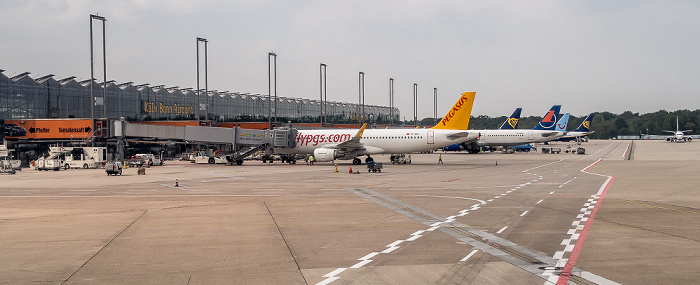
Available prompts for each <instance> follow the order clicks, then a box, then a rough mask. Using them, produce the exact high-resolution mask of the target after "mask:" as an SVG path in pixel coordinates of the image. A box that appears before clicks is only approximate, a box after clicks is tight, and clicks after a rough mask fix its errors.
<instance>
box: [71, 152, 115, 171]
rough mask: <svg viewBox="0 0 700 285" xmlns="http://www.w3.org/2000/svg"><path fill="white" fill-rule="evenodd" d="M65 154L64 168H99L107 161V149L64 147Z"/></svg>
mask: <svg viewBox="0 0 700 285" xmlns="http://www.w3.org/2000/svg"><path fill="white" fill-rule="evenodd" d="M62 149H63V150H64V153H65V158H66V159H65V161H64V162H63V167H64V168H66V169H69V168H98V167H102V166H104V163H105V162H106V161H107V148H106V147H62Z"/></svg>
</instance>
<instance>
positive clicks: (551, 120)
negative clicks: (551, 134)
mask: <svg viewBox="0 0 700 285" xmlns="http://www.w3.org/2000/svg"><path fill="white" fill-rule="evenodd" d="M559 110H561V105H554V106H552V108H551V109H549V111H547V114H545V115H544V117H542V120H540V122H539V123H537V126H535V127H534V128H532V129H533V130H544V131H553V130H554V128H555V127H556V125H557V120H558V119H559Z"/></svg>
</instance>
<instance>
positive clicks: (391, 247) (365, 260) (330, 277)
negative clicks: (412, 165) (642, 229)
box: [316, 189, 498, 285]
mask: <svg viewBox="0 0 700 285" xmlns="http://www.w3.org/2000/svg"><path fill="white" fill-rule="evenodd" d="M351 191H353V193H355V194H359V193H358V192H356V191H357V190H356V189H352V190H351ZM361 196H363V197H364V195H361ZM413 196H418V197H432V198H451V199H464V200H473V201H477V202H478V203H479V204H474V205H472V206H471V207H470V208H468V209H463V210H461V211H459V214H458V215H454V216H449V217H447V218H445V219H441V220H439V221H437V222H434V223H431V224H429V225H428V226H429V228H427V229H425V230H418V231H415V232H414V233H412V234H411V237H409V238H407V239H400V240H396V241H394V242H392V243H390V244H388V245H386V246H385V247H386V249H385V250H383V251H380V252H371V253H369V254H367V255H365V256H363V257H361V258H359V259H358V260H360V262H358V263H356V264H354V265H353V266H351V267H349V268H344V267H340V268H337V269H335V270H333V271H331V272H330V273H328V274H326V275H323V277H325V278H326V279H324V280H322V281H320V282H318V283H316V285H326V284H330V283H332V282H334V281H336V280H338V279H340V277H337V276H336V275H338V274H340V273H342V272H344V271H345V270H346V269H350V268H352V269H357V268H360V267H362V266H365V265H367V264H369V263H370V262H372V261H373V260H372V259H371V258H373V257H375V256H377V255H379V254H382V253H383V254H388V253H391V252H393V251H395V250H397V249H399V248H400V246H399V245H400V244H402V243H404V242H412V241H415V240H417V239H419V238H421V237H422V236H423V235H424V233H426V232H432V231H434V230H436V229H439V228H440V226H441V225H443V224H447V223H452V222H454V221H455V218H456V217H458V216H459V217H461V216H464V215H467V214H468V213H469V211H475V210H478V209H480V208H481V205H484V204H486V202H485V201H483V200H479V199H473V198H466V197H455V196H436V195H413ZM365 198H368V197H365ZM496 198H498V197H496ZM375 202H377V201H375ZM380 204H381V203H380ZM473 253H476V250H475V251H473V252H472V254H470V255H468V256H467V257H466V258H464V259H463V260H466V259H467V258H469V257H471V256H472V255H473Z"/></svg>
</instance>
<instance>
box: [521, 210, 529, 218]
mask: <svg viewBox="0 0 700 285" xmlns="http://www.w3.org/2000/svg"><path fill="white" fill-rule="evenodd" d="M527 212H529V211H525V212H523V213H522V214H520V216H521V217H522V216H525V215H527Z"/></svg>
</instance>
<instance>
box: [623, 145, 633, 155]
mask: <svg viewBox="0 0 700 285" xmlns="http://www.w3.org/2000/svg"><path fill="white" fill-rule="evenodd" d="M631 145H632V142H630V143H628V144H627V149H625V153H624V154H622V157H626V156H627V152H628V151H630V146H631Z"/></svg>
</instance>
